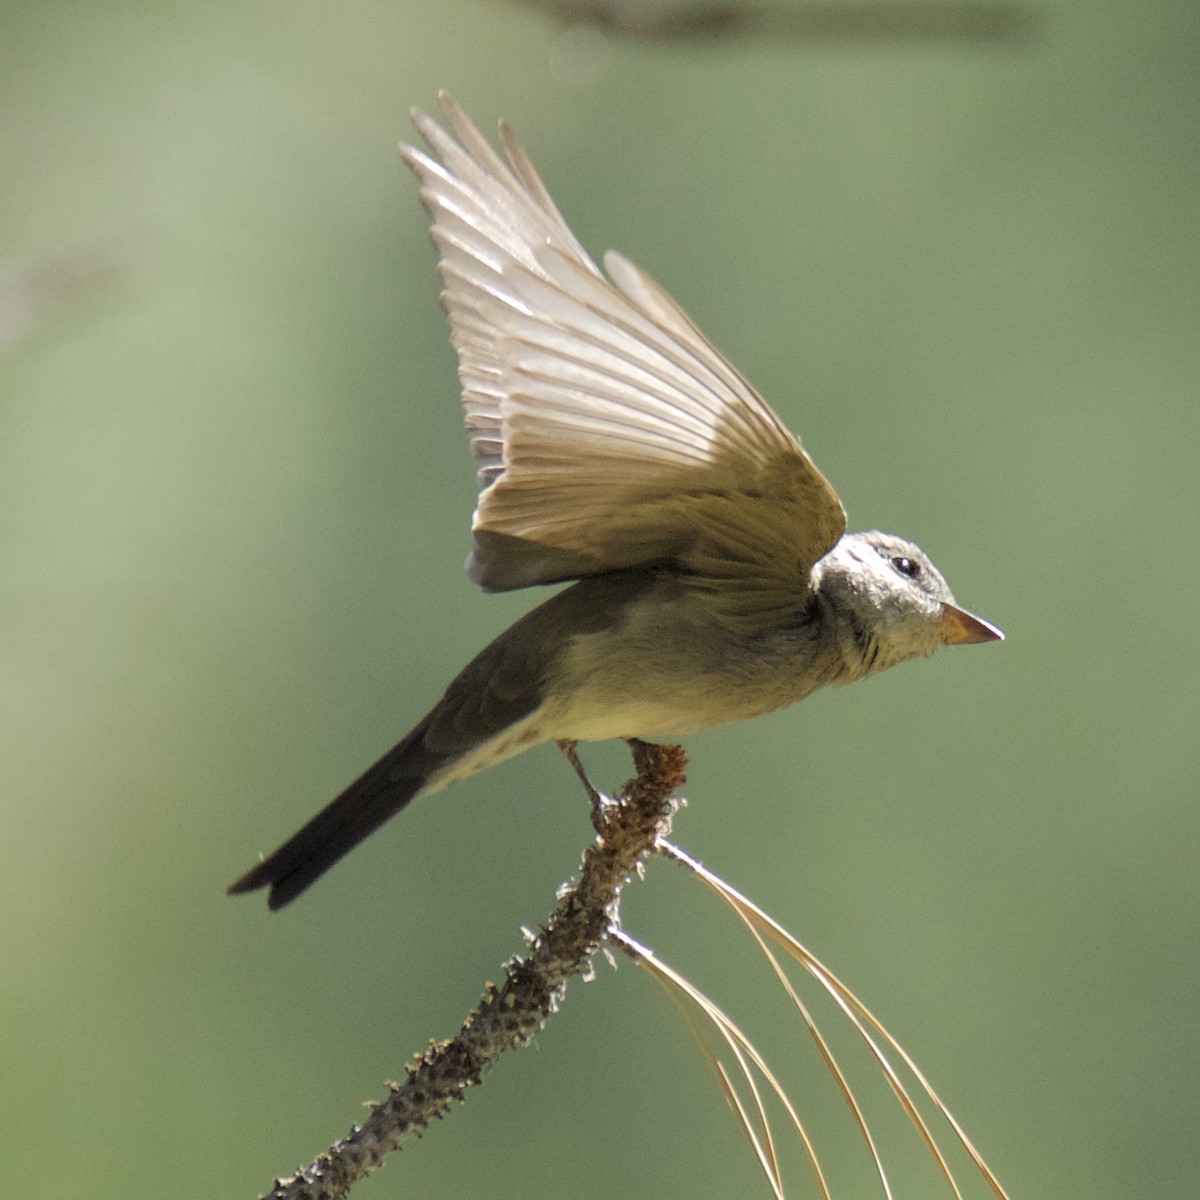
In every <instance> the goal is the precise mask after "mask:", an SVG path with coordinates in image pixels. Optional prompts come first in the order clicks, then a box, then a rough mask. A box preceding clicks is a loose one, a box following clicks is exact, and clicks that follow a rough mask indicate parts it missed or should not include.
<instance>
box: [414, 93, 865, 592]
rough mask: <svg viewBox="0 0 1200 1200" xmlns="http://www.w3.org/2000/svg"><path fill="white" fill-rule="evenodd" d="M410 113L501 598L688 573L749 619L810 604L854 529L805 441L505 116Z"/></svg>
mask: <svg viewBox="0 0 1200 1200" xmlns="http://www.w3.org/2000/svg"><path fill="white" fill-rule="evenodd" d="M441 102H442V108H443V110H444V112H445V114H446V117H447V118H448V120H449V123H450V126H451V128H452V129H453V131H454V134H455V135H456V137H457V140H455V137H452V136H451V135H450V134H449V133H448V132H447V131H446V130H444V129H443V128H442V127H441V126H439V125H438V124H437V123H436V122H435V121H433V120H432V119H430V118H429V117H428V116H426V115H425V114H424V113H422V112H419V111H414V113H413V120H414V123H415V124H416V126H417V128H418V129H419V130H420V132H421V133H422V135H423V136H424V137H425V139H426V141H427V142H428V143H429V146H430V149H431V151H432V156H431V155H428V154H425V153H423V152H422V151H420V150H416V149H414V148H412V147H410V146H402V147H401V153H402V154H403V156H404V158H405V160H406V161H407V163H408V164H409V166H410V167H412V169H413V170H414V171H415V172H416V174H417V175H418V177H419V178H420V180H421V184H422V187H421V199H422V201H423V203H424V204H425V206H426V208H428V210H429V212H430V214H431V215H432V217H433V231H432V232H433V239H434V242H435V243H436V245H437V248H438V250H439V252H440V255H441V261H440V263H439V269H440V271H441V275H442V281H443V285H444V291H443V293H442V300H443V303H444V305H445V308H446V311H447V313H448V315H449V318H450V336H451V342H452V344H453V346H454V348H455V350H456V351H457V353H458V360H459V377H460V380H461V382H462V388H463V406H464V408H465V410H466V423H467V428H468V430H469V432H470V437H471V447H472V450H473V452H474V454H475V458H476V462H477V464H478V474H479V482H480V488H481V490H480V494H479V501H478V504H477V506H476V509H475V515H474V519H473V522H472V530H473V534H474V549H473V553H472V556H471V559H470V561H469V563H468V568H469V570H470V572H471V577H472V578H473V579H474V580H475V581H476V582H477V583H479V584H480V585H481V586H483V587H484V588H487V589H489V590H506V589H509V588H517V587H526V586H528V585H531V584H536V583H550V582H554V581H557V580H562V579H572V578H580V577H583V576H587V575H593V574H597V573H601V572H606V571H613V570H619V569H621V568H627V567H636V566H641V565H650V564H672V565H674V566H676V567H677V568H679V569H682V570H686V571H689V572H691V573H693V574H695V575H696V576H697V577H699V578H701V579H707V580H711V582H712V587H713V590H714V594H715V595H717V596H718V597H722V598H724V599H725V600H726V601H727V603H728V605H729V606H730V607H731V608H733V609H737V610H739V611H751V610H756V609H757V610H765V609H774V608H777V607H779V605H780V604H781V603H791V604H794V603H795V600H796V596H797V593H798V592H799V591H803V590H804V589H806V588H807V587H808V578H809V572H810V569H811V567H812V564H813V563H814V562H816V560H817V559H818V558H820V557H821V556H822V555H824V554H825V553H826V552H827V551H828V550H830V549H831V548H832V546H833V545H834V543H835V542H836V541H837V540H838V538H839V537H840V536H841V535H842V533H843V532H844V531H845V527H846V522H845V514H844V513H843V511H842V506H841V504H840V502H839V501H838V498H837V495H836V493H835V492H834V490H833V488H832V487H831V486H830V484H829V482H828V481H827V480H826V479H825V477H824V476H823V475H822V474H821V472H820V471H818V470H817V468H816V467H815V466H814V465H813V464H812V462H811V461H810V460H809V458H808V455H807V454H805V452H804V450H803V448H802V447H801V445H800V442H799V441H798V440H797V438H796V437H795V436H794V435H793V434H791V433H790V432H789V431H788V430H787V428H786V427H785V426H784V425H783V423H782V422H781V421H780V420H779V418H778V417H777V416H776V415H775V414H774V413H773V412H772V411H771V409H770V407H768V405H767V404H766V402H765V401H764V400H763V399H762V398H761V397H760V396H759V395H758V393H757V392H755V390H754V389H753V388H752V387H751V386H750V385H749V384H748V383H747V382H746V381H745V380H744V379H743V378H742V377H741V375H739V374H738V372H737V371H736V370H735V369H734V368H733V367H732V366H731V365H730V364H729V362H727V361H726V359H725V358H724V357H723V356H722V355H721V354H720V353H719V352H718V351H717V350H716V349H715V348H714V347H713V346H712V344H711V343H710V342H709V341H708V340H707V339H706V338H705V337H704V335H703V334H702V333H701V332H700V331H699V329H697V328H696V326H695V325H694V324H693V322H692V321H691V320H690V319H689V318H688V316H687V314H686V313H684V311H683V310H682V309H681V308H680V307H679V305H678V304H677V303H676V302H675V301H674V300H673V299H672V298H671V297H670V296H669V295H668V294H667V293H666V292H665V291H664V290H663V289H662V288H661V287H660V286H659V285H658V284H657V283H655V281H654V280H653V279H651V278H650V276H648V275H647V274H646V273H645V272H644V271H642V270H641V269H640V268H639V267H637V266H635V265H634V264H633V263H632V262H630V261H629V260H628V259H626V258H624V257H622V256H621V255H619V254H616V253H614V252H610V253H609V254H608V255H607V256H606V257H605V260H604V264H605V267H606V268H607V271H608V277H607V278H606V277H605V275H604V274H603V273H602V272H601V271H600V269H599V268H598V267H597V266H596V264H595V263H594V262H592V260H591V259H590V258H589V257H588V255H587V252H586V251H585V250H584V249H583V247H582V246H581V245H580V244H579V242H578V241H577V240H576V238H575V236H574V234H573V233H572V232H571V230H570V229H569V228H568V226H567V224H566V222H565V221H564V220H563V218H562V216H561V214H560V213H559V211H558V209H557V207H556V206H555V204H554V201H553V200H552V199H551V198H550V195H549V193H548V192H547V190H546V188H545V185H544V184H543V183H542V181H541V179H540V178H539V177H538V174H537V172H536V171H535V169H534V167H533V164H532V163H531V162H530V160H529V157H528V156H527V155H526V153H525V151H524V150H523V149H522V147H521V146H520V145H519V144H518V143H517V141H516V140H515V138H514V137H513V135H512V132H511V131H510V130H509V129H508V127H507V126H505V125H503V124H502V125H501V136H502V138H503V141H504V147H505V150H506V153H507V162H506V161H505V160H504V159H502V158H501V157H500V156H499V155H498V154H497V153H496V151H495V150H493V149H492V147H491V146H490V145H489V144H488V142H487V140H486V139H485V138H484V137H483V135H482V134H480V132H479V131H478V129H476V128H475V126H474V125H473V124H472V123H471V121H470V119H469V118H468V117H467V116H466V114H465V113H464V112H463V111H462V109H461V108H459V106H458V105H457V104H456V103H455V102H454V101H453V100H452V99H451V98H450V97H449V96H447V95H445V94H444V93H443V95H442V97H441Z"/></svg>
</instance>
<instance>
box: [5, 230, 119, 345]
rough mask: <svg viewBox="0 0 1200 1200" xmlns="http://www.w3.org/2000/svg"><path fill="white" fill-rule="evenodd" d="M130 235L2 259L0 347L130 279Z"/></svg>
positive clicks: (59, 317)
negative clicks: (20, 259)
mask: <svg viewBox="0 0 1200 1200" xmlns="http://www.w3.org/2000/svg"><path fill="white" fill-rule="evenodd" d="M131 249H132V247H131V240H130V239H129V238H128V237H121V236H117V237H114V238H111V239H106V240H103V241H96V242H89V243H87V244H86V245H83V246H80V247H78V248H76V249H74V250H71V251H69V252H67V253H63V254H59V255H55V256H53V257H46V258H42V259H38V260H34V261H32V262H27V263H15V262H4V263H0V351H3V350H7V349H8V348H9V347H10V346H13V345H15V344H16V343H18V342H21V341H24V340H25V339H26V338H29V337H32V336H34V335H35V334H38V333H40V332H42V331H44V330H45V329H46V328H47V326H50V325H53V324H54V323H56V322H57V321H60V320H62V319H64V318H65V317H67V316H70V315H72V314H74V313H76V312H78V311H79V309H80V308H82V307H83V306H84V305H85V304H86V303H88V302H89V301H92V300H95V299H96V298H97V297H99V296H102V295H105V294H107V293H109V292H111V291H113V290H115V289H117V288H119V287H121V286H122V285H124V284H126V283H127V282H128V281H129V278H130V276H131V274H132V265H131Z"/></svg>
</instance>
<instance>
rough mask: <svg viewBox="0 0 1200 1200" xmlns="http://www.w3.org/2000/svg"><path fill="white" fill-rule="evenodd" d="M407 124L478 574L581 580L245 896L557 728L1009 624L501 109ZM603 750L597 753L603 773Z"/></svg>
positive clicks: (739, 709) (682, 727)
mask: <svg viewBox="0 0 1200 1200" xmlns="http://www.w3.org/2000/svg"><path fill="white" fill-rule="evenodd" d="M439 100H440V104H441V109H442V112H443V114H444V116H445V121H446V126H443V125H441V124H439V123H438V122H437V121H436V120H434V119H433V118H431V117H430V116H428V115H427V114H425V113H424V112H422V111H421V110H420V109H416V108H414V109H413V110H412V119H413V123H414V125H415V127H416V129H417V130H418V131H419V133H420V134H421V135H422V137H423V138H424V140H425V142H426V145H427V150H421V149H417V148H415V147H414V146H411V145H407V144H401V146H400V153H401V155H402V157H403V159H404V161H405V162H406V163H407V164H408V166H409V167H410V168H411V169H412V171H413V172H414V173H415V175H416V176H417V178H418V181H419V184H420V192H419V194H420V199H421V201H422V203H423V204H424V206H425V208H426V209H427V210H428V212H429V215H430V217H431V218H432V228H431V233H432V238H433V242H434V244H435V247H436V250H437V252H438V255H439V262H438V269H439V272H440V275H441V281H442V286H443V291H442V297H441V298H442V304H443V307H444V308H445V311H446V313H447V316H448V318H449V325H450V340H451V343H452V345H453V347H454V349H455V351H456V352H457V357H458V373H459V379H460V383H461V389H462V404H463V409H464V414H465V423H466V427H467V430H468V434H469V438H470V444H471V449H472V451H473V454H474V459H475V463H476V467H477V474H478V483H479V489H480V490H479V495H478V500H477V504H476V507H475V511H474V514H473V518H472V548H471V553H470V556H469V558H468V560H467V572H468V574H469V576H470V578H471V579H472V580H473V581H474V582H475V583H476V584H478V585H479V586H480V587H481V588H483V589H484V590H485V591H489V592H497V591H508V590H511V589H516V588H525V587H531V586H535V585H546V584H557V583H569V584H570V586H568V587H566V588H565V589H563V590H560V591H559V592H557V593H556V594H555V595H553V596H552V597H551V598H550V599H548V600H546V601H545V602H544V603H542V604H541V605H539V606H538V607H537V608H534V609H533V610H532V611H531V612H529V613H528V614H526V615H525V616H524V617H522V618H520V619H519V620H518V621H517V622H516V623H515V624H514V625H512V626H511V627H510V628H508V629H507V630H506V631H505V632H504V633H502V634H500V636H499V637H497V638H496V639H495V640H494V641H493V642H492V643H491V644H490V645H488V646H487V647H486V648H485V649H483V650H482V651H481V652H480V653H479V654H478V655H477V656H476V657H475V658H474V659H473V660H472V661H471V662H470V663H469V664H468V665H467V666H466V667H465V668H464V669H463V670H462V671H461V672H460V673H459V675H458V676H457V677H456V678H455V679H453V680H452V681H451V683H450V685H449V687H447V689H446V691H445V694H444V695H443V696H442V698H441V699H440V700H439V701H438V702H437V703H436V704H435V705H434V706H433V708H432V709H431V710H430V711H429V713H428V714H427V715H426V716H425V717H424V718H423V719H422V720H421V721H420V722H419V723H418V724H417V725H416V727H415V728H413V729H412V731H411V732H410V733H409V734H408V735H407V736H406V737H405V738H404V739H403V740H402V741H400V742H399V743H398V744H397V745H396V746H394V747H393V748H392V749H391V750H389V751H388V752H387V753H386V754H385V755H384V756H383V757H382V758H381V759H380V760H379V761H378V762H376V763H375V764H374V765H373V766H371V767H369V768H368V769H367V770H366V771H365V772H364V773H363V774H362V775H360V776H359V777H358V778H357V779H356V780H355V781H354V782H353V783H351V784H350V785H349V786H348V787H347V788H346V789H345V790H344V791H343V792H341V794H340V795H338V796H337V797H335V798H334V799H333V800H332V801H331V802H330V803H329V804H328V805H327V806H326V807H325V808H323V809H322V810H321V811H320V812H318V813H317V814H316V816H314V817H313V818H312V820H310V821H309V822H308V823H307V824H306V825H304V826H303V827H302V828H301V829H300V830H299V831H298V832H297V833H295V834H294V835H293V836H292V837H291V838H289V839H288V840H287V841H285V842H284V843H283V844H282V845H281V846H280V847H279V848H278V849H277V850H275V851H274V852H273V853H272V854H270V855H268V856H267V857H266V858H264V859H262V860H261V861H260V862H258V863H257V864H256V865H255V866H253V867H251V868H250V869H249V870H248V871H247V872H246V873H245V874H244V875H242V876H241V877H240V878H239V879H237V880H236V881H235V882H234V883H233V884H232V885H231V886H230V888H229V892H230V893H241V892H249V891H254V890H256V889H259V888H269V889H270V890H269V894H268V905H269V907H270V908H272V909H278V908H280V907H282V906H284V905H286V904H288V903H289V902H290V901H292V900H293V899H295V898H296V897H297V896H298V895H300V893H301V892H303V891H304V890H305V889H306V888H308V887H309V886H310V885H311V884H312V883H313V882H314V881H315V880H316V879H317V878H318V877H320V876H321V875H323V874H324V873H325V872H326V871H327V870H328V869H329V868H330V867H332V866H333V865H334V864H335V863H336V862H338V861H339V860H340V859H341V858H342V857H343V856H344V855H345V854H347V853H348V852H349V851H350V850H351V849H353V848H354V847H355V846H356V845H358V844H359V843H360V842H361V841H362V840H363V839H364V838H366V837H367V836H368V835H369V834H371V833H373V832H374V831H375V830H376V829H378V828H379V827H380V826H381V825H382V824H383V823H384V822H385V821H387V820H388V819H389V818H390V817H392V816H393V815H395V813H397V812H398V811H399V810H400V809H402V808H404V807H405V806H406V805H407V804H409V803H410V802H411V801H412V800H414V799H416V798H417V797H418V796H425V795H429V794H432V793H435V792H438V791H440V790H442V789H443V788H445V787H446V786H448V785H449V784H451V783H454V782H456V781H458V780H460V779H464V778H466V777H467V776H470V775H473V774H475V773H476V772H478V771H481V770H483V769H485V768H487V767H491V766H493V765H495V764H496V763H499V762H502V761H504V760H505V759H508V758H511V757H512V756H513V755H516V754H520V753H521V752H523V751H525V750H527V749H529V748H530V747H532V746H534V745H537V744H539V743H544V742H549V741H554V742H556V743H558V745H559V747H560V748H561V749H562V750H564V752H565V753H566V754H567V757H568V758H569V759H570V760H571V762H572V764H573V765H575V766H576V768H577V769H578V766H579V760H578V758H577V757H576V753H575V744H576V743H577V742H580V741H597V740H606V739H613V738H624V739H626V740H627V741H629V742H631V743H633V742H634V741H635V740H653V739H664V738H673V739H677V738H680V737H683V736H686V735H688V734H691V733H694V732H695V731H697V730H701V729H706V728H709V727H711V726H715V725H720V724H723V723H725V722H729V721H741V720H747V719H750V718H753V717H757V716H759V715H762V714H764V713H769V712H772V711H774V710H776V709H779V708H782V707H784V706H785V705H789V704H792V703H794V702H796V701H798V700H802V699H804V697H806V696H808V695H810V694H811V693H812V692H814V691H816V690H818V689H819V688H822V687H826V686H831V685H840V684H847V683H852V682H855V681H856V680H859V679H865V678H867V677H869V676H871V675H875V674H878V673H879V672H880V671H883V670H885V669H886V668H888V667H891V666H895V665H896V664H898V663H901V662H904V661H906V660H908V659H913V658H918V657H921V656H927V655H930V654H932V653H933V652H934V651H935V650H937V649H938V647H939V646H942V645H959V644H970V643H981V642H989V641H997V640H1002V639H1003V636H1004V635H1003V634H1002V633H1001V632H1000V630H999V629H997V628H996V627H995V626H994V625H992V624H990V623H989V622H987V621H985V620H983V618H981V617H978V616H975V615H974V614H972V613H969V612H967V611H966V610H965V609H962V608H960V607H959V606H958V605H957V604H956V602H955V600H954V597H953V595H952V594H951V592H950V589H949V588H948V587H947V585H946V581H945V580H944V579H943V578H942V576H941V574H940V573H939V572H938V571H937V569H936V568H935V567H934V566H933V564H932V563H931V562H930V560H929V558H928V557H927V556H926V555H925V554H924V553H923V552H922V551H921V550H920V549H919V548H918V547H917V546H915V545H913V543H911V542H909V541H906V540H904V539H903V538H899V537H895V536H893V535H891V534H887V533H880V532H878V531H869V532H864V533H853V534H851V533H847V532H846V528H847V525H846V515H845V511H844V509H843V507H842V503H841V501H840V500H839V498H838V495H837V493H836V492H835V491H834V489H833V487H832V486H831V484H830V483H829V481H828V480H827V479H826V478H825V476H824V475H823V474H822V473H821V472H820V470H818V468H817V467H816V466H815V465H814V463H813V462H812V460H811V459H810V458H809V456H808V453H807V452H806V450H805V449H804V447H803V446H802V444H801V442H800V440H799V439H798V438H797V437H796V436H795V435H794V434H792V433H791V432H789V430H788V429H787V427H786V426H785V425H784V424H783V422H782V421H781V420H780V418H779V417H778V416H776V414H775V412H774V411H773V410H772V409H771V408H770V407H769V406H768V404H767V403H766V401H765V400H764V399H763V398H762V397H761V396H760V395H759V394H758V392H756V391H755V390H754V388H753V387H752V386H751V385H750V384H749V383H748V382H747V381H746V380H745V379H744V378H743V376H742V375H741V374H740V373H739V372H738V371H737V370H736V369H735V368H734V367H733V366H732V365H731V364H730V362H729V361H728V360H727V359H726V358H725V357H724V356H723V355H722V354H721V353H720V351H718V350H717V349H716V348H715V347H714V346H713V345H712V343H711V342H709V341H708V339H707V338H706V337H705V336H704V335H703V334H702V333H701V332H700V330H699V328H698V327H697V326H696V324H695V323H694V322H693V321H692V320H691V318H690V317H689V316H688V315H687V314H686V313H685V312H684V310H683V309H682V308H681V307H680V305H679V304H678V303H677V302H676V301H675V300H674V299H673V298H672V297H671V296H670V295H668V293H667V292H666V291H665V290H664V289H663V288H662V287H661V286H660V285H659V284H658V283H657V282H655V280H654V279H652V278H651V277H650V276H649V275H648V274H647V273H646V272H645V271H644V270H642V269H641V268H640V267H638V266H636V265H635V264H634V263H633V262H631V261H630V260H629V259H627V258H625V257H624V256H622V255H621V254H619V253H617V252H615V251H612V250H610V251H609V252H608V253H607V254H606V255H604V257H603V259H602V262H603V269H602V268H601V267H600V266H598V265H597V264H596V263H595V262H594V261H593V260H592V259H591V258H590V257H589V255H588V253H587V252H586V251H585V250H584V248H583V246H582V245H581V244H580V243H579V241H578V240H577V239H576V237H575V235H574V234H573V233H572V232H571V229H570V228H569V226H568V225H567V223H566V221H565V220H564V218H563V217H562V215H561V214H560V212H559V210H558V208H557V206H556V205H555V202H554V201H553V199H552V198H551V196H550V193H549V192H548V191H547V189H546V186H545V184H544V183H543V182H542V179H541V177H540V176H539V174H538V172H537V170H536V169H535V167H534V165H533V163H532V161H531V159H530V157H529V155H528V154H527V153H526V151H525V149H524V148H523V147H522V146H521V144H520V143H519V142H518V141H517V139H516V137H515V135H514V134H513V132H512V130H511V129H510V127H509V126H508V125H507V124H506V123H505V122H503V121H502V122H500V125H499V131H500V139H501V143H502V145H503V150H504V154H503V156H501V154H500V153H498V152H497V150H496V149H494V148H493V146H492V145H491V143H490V142H489V141H488V140H487V138H485V137H484V136H483V134H482V133H480V131H479V130H478V128H477V127H476V126H475V125H474V124H473V123H472V121H471V120H470V118H469V117H468V116H467V114H466V113H465V112H464V110H463V109H462V108H461V107H460V106H459V104H458V103H457V102H456V101H455V100H454V99H453V97H451V96H450V95H449V94H448V93H445V92H442V93H441V94H440V96H439ZM581 773H582V772H581Z"/></svg>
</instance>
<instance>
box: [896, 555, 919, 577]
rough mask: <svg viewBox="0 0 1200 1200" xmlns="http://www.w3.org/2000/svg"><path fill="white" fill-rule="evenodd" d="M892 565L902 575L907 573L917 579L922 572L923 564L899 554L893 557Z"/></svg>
mask: <svg viewBox="0 0 1200 1200" xmlns="http://www.w3.org/2000/svg"><path fill="white" fill-rule="evenodd" d="M892 566H893V567H895V568H896V570H897V571H899V572H900V574H901V575H906V576H907V577H908V578H909V579H916V578H917V576H918V575H920V574H921V564H920V563H919V562H914V561H913V560H912V559H911V558H905V556H904V555H903V554H897V555H896V557H895V558H893V559H892Z"/></svg>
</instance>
